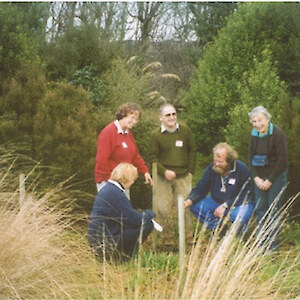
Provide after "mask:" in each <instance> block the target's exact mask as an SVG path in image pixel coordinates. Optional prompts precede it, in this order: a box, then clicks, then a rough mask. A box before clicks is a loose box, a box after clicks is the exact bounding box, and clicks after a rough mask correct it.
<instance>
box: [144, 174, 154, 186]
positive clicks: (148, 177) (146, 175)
mask: <svg viewBox="0 0 300 300" xmlns="http://www.w3.org/2000/svg"><path fill="white" fill-rule="evenodd" d="M144 176H145V183H146V184H150V185H153V180H152V177H151V175H150V173H149V172H146V173H145V174H144Z"/></svg>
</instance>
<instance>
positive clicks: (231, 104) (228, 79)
mask: <svg viewBox="0 0 300 300" xmlns="http://www.w3.org/2000/svg"><path fill="white" fill-rule="evenodd" d="M292 8H294V10H296V11H299V5H298V4H296V3H292V4H291V5H285V4H284V3H244V4H241V5H239V6H238V10H237V11H236V12H235V13H234V14H233V15H232V17H231V18H230V19H228V22H227V25H226V26H225V27H224V28H223V29H222V30H220V32H219V35H218V36H217V38H216V39H215V41H214V43H212V44H210V45H209V46H208V47H207V49H206V52H205V55H204V57H203V59H202V60H201V61H200V62H199V67H198V70H197V72H196V74H195V77H194V79H193V81H192V83H191V89H190V91H189V93H188V95H187V98H186V105H187V107H188V108H189V110H190V112H191V113H190V114H189V116H188V119H189V124H190V126H191V127H192V129H193V130H194V132H196V140H197V142H198V148H199V150H201V151H202V152H203V153H209V151H210V149H211V148H212V146H213V145H214V144H216V143H217V142H219V141H221V140H224V139H225V132H224V129H225V128H226V127H227V126H228V123H229V121H230V112H231V111H232V109H234V108H235V107H236V106H237V105H242V104H244V103H246V101H248V100H250V101H251V99H244V98H243V97H245V96H247V95H246V94H245V93H244V95H242V94H241V92H242V91H241V87H243V81H244V80H245V72H248V74H250V73H251V72H254V70H255V68H257V61H260V62H261V63H263V61H264V60H266V53H265V51H266V50H267V49H268V50H269V51H270V53H269V55H271V57H270V58H268V60H269V61H270V62H272V66H273V67H272V69H273V68H277V70H278V73H279V76H280V80H283V81H285V80H286V81H290V79H289V78H287V77H284V76H283V73H282V70H281V66H282V61H283V60H285V59H286V56H288V57H293V58H294V63H295V67H292V69H293V70H294V71H293V72H296V73H297V74H298V72H299V69H296V66H297V65H298V63H299V62H298V61H299V60H296V59H295V57H294V56H293V55H292V51H293V50H294V48H293V49H290V48H289V46H288V45H289V44H290V42H291V41H292V40H293V44H294V43H295V40H297V41H298V40H299V30H298V29H297V28H298V26H299V24H300V22H297V19H298V17H299V14H295V13H294V11H293V9H292ZM285 28H289V29H290V34H288V35H287V32H286V29H285ZM283 37H284V38H283ZM297 51H298V50H297ZM283 52H284V53H285V57H283V56H280V55H279V54H278V53H281V54H282V53H283ZM296 53H298V52H296ZM276 62H278V63H277V64H276ZM269 68H270V67H269ZM273 70H276V69H273ZM249 72H250V73H249ZM276 73H277V72H276ZM266 75H267V76H268V74H266ZM272 76H274V75H272ZM271 78H272V77H270V79H271ZM253 80H254V78H253V79H252V81H253ZM269 82H270V80H269ZM296 82H297V81H294V84H296ZM252 85H253V88H254V87H255V85H254V83H253V84H252ZM289 86H291V83H290V82H289ZM256 87H259V88H260V85H256ZM278 88H280V86H278ZM272 90H273V89H272ZM289 92H291V91H289ZM251 94H252V97H254V100H255V102H258V101H262V102H261V104H262V105H263V104H264V101H265V99H263V100H262V99H258V98H255V97H257V96H255V93H254V92H253V91H252V92H251ZM249 96H250V95H249ZM274 96H275V95H274Z"/></svg>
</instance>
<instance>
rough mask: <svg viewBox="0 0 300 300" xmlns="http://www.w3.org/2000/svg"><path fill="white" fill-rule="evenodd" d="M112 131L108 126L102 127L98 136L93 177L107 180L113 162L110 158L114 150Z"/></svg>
mask: <svg viewBox="0 0 300 300" xmlns="http://www.w3.org/2000/svg"><path fill="white" fill-rule="evenodd" d="M113 134H114V133H113V131H111V130H109V129H108V128H105V129H103V131H101V133H100V134H99V136H98V143H97V154H96V166H95V177H96V181H97V178H100V177H101V178H104V180H108V179H109V176H110V173H111V170H112V167H113V162H112V160H111V156H112V153H113V151H114V140H115V139H114V136H113Z"/></svg>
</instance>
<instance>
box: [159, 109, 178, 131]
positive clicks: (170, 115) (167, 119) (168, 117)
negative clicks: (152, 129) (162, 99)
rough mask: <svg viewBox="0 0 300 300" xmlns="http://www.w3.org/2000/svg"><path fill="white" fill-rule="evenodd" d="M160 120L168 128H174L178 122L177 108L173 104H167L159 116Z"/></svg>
mask: <svg viewBox="0 0 300 300" xmlns="http://www.w3.org/2000/svg"><path fill="white" fill-rule="evenodd" d="M159 119H160V121H161V122H162V123H163V124H164V126H165V127H166V128H168V129H174V128H175V126H176V122H177V114H176V110H175V108H174V107H173V106H166V107H164V109H163V110H162V112H161V115H160V116H159Z"/></svg>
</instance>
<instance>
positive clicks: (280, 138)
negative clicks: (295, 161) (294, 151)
mask: <svg viewBox="0 0 300 300" xmlns="http://www.w3.org/2000/svg"><path fill="white" fill-rule="evenodd" d="M272 138H274V142H275V151H276V164H275V167H274V168H273V170H272V173H271V175H270V176H269V178H268V181H269V182H270V183H271V184H270V186H269V188H270V187H271V185H272V182H274V180H275V179H276V177H278V176H279V175H280V174H281V173H282V172H284V171H285V170H286V169H287V167H288V150H287V141H286V136H285V134H284V132H283V131H282V130H281V129H279V128H278V127H274V137H272Z"/></svg>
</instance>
